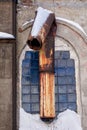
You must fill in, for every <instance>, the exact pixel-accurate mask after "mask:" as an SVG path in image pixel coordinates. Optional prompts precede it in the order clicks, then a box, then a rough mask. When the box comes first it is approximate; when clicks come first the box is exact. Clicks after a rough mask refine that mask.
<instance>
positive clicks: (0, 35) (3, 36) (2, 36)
mask: <svg viewBox="0 0 87 130" xmlns="http://www.w3.org/2000/svg"><path fill="white" fill-rule="evenodd" d="M0 38H14V36H13V35H12V34H9V33H5V32H0Z"/></svg>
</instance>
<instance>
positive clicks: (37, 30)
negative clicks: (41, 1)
mask: <svg viewBox="0 0 87 130" xmlns="http://www.w3.org/2000/svg"><path fill="white" fill-rule="evenodd" d="M53 24H54V26H53ZM55 25H56V22H55V14H54V13H53V12H52V11H49V10H46V9H43V8H41V7H39V8H38V9H37V13H36V17H35V20H34V23H33V27H32V29H31V33H30V35H29V37H28V40H27V44H28V45H29V47H30V48H31V49H34V50H40V49H41V48H42V44H43V43H44V42H45V39H46V37H47V35H48V34H49V32H50V29H51V30H52V32H53V29H52V26H53V27H54V34H55V32H56V26H55Z"/></svg>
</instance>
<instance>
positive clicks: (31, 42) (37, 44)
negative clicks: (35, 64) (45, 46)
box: [27, 38, 42, 50]
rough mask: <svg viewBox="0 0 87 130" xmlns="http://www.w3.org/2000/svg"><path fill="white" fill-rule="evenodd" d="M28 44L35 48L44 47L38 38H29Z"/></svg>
mask: <svg viewBox="0 0 87 130" xmlns="http://www.w3.org/2000/svg"><path fill="white" fill-rule="evenodd" d="M27 44H28V46H29V47H30V48H31V49H33V50H40V49H41V48H42V43H41V42H40V40H39V39H37V38H32V39H31V40H30V39H29V40H27Z"/></svg>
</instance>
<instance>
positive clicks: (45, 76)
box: [27, 8, 57, 118]
mask: <svg viewBox="0 0 87 130" xmlns="http://www.w3.org/2000/svg"><path fill="white" fill-rule="evenodd" d="M41 12H42V14H43V13H46V16H47V18H45V21H44V22H42V23H43V24H42V25H40V26H41V28H40V27H38V28H39V30H37V32H38V33H37V32H36V34H37V35H35V36H34V35H33V33H32V32H34V30H35V27H36V26H38V25H36V24H35V23H37V21H38V20H39V21H40V20H42V19H43V18H42V19H41V16H40V17H38V16H39V15H40V13H41ZM47 13H48V14H47ZM42 17H43V15H42ZM39 18H40V19H39ZM56 28H57V26H56V22H55V15H54V13H53V12H49V11H47V10H45V9H43V8H40V9H39V11H38V12H37V15H36V18H35V21H34V24H33V27H32V31H31V34H30V35H29V38H28V40H27V44H28V45H29V47H30V48H31V49H33V50H39V71H40V117H41V118H54V117H55V83H54V43H55V42H54V38H55V33H56Z"/></svg>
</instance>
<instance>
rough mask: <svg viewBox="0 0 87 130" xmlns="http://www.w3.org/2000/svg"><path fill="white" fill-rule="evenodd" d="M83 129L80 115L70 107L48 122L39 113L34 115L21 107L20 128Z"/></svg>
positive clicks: (45, 129) (36, 129)
mask: <svg viewBox="0 0 87 130" xmlns="http://www.w3.org/2000/svg"><path fill="white" fill-rule="evenodd" d="M48 129H49V130H82V128H81V121H80V116H79V115H78V114H77V113H76V112H74V111H71V110H69V109H67V110H66V111H64V112H61V113H60V114H59V115H58V116H57V119H55V120H54V121H53V122H52V123H50V124H47V123H45V122H43V121H42V120H41V119H40V116H39V114H36V115H32V114H29V113H26V112H25V111H24V110H23V109H22V108H20V128H19V130H48Z"/></svg>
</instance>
